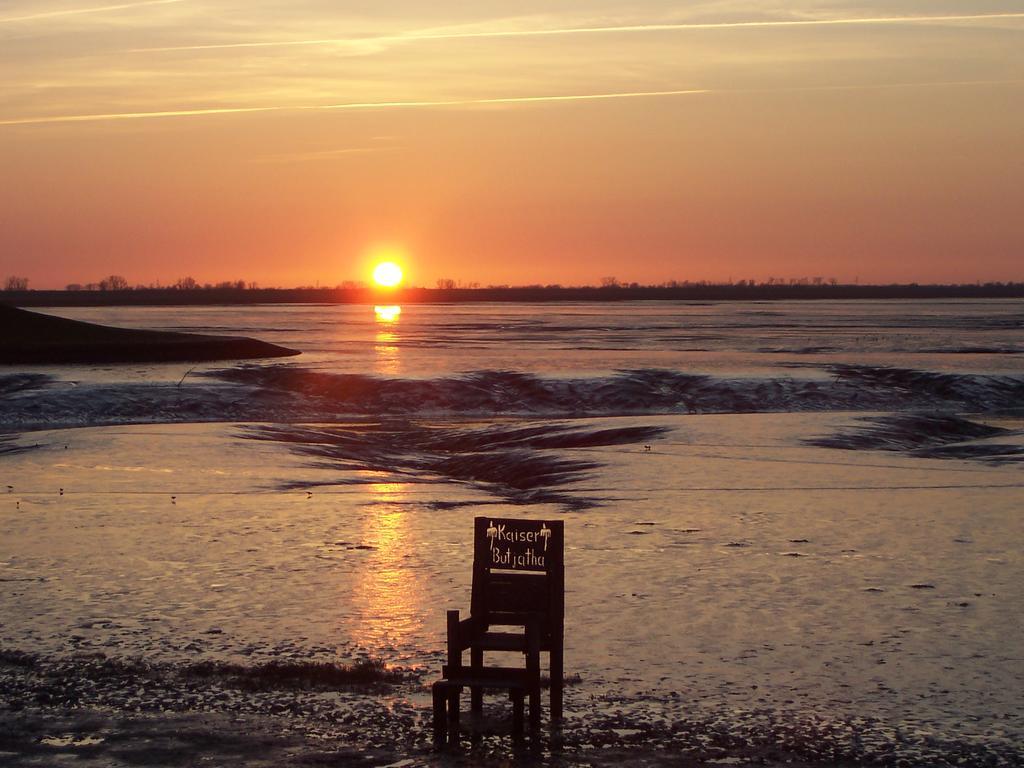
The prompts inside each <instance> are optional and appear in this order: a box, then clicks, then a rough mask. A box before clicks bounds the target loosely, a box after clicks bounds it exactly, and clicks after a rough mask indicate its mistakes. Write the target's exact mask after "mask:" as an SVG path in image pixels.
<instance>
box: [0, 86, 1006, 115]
mask: <svg viewBox="0 0 1024 768" xmlns="http://www.w3.org/2000/svg"><path fill="white" fill-rule="evenodd" d="M1022 84H1024V80H1021V79H1015V80H954V81H945V82H930V83H928V82H918V83H873V84H865V85H856V84H854V85H808V86H794V87H788V88H787V87H780V88H729V89H722V90H712V89H710V88H687V89H685V90H675V91H627V92H621V93H583V94H566V95H556V96H507V97H499V98H490V99H442V100H433V101H428V100H424V101H352V102H346V103H342V104H298V105H295V106H269V107H219V108H213V109H178V110H167V111H162V112H111V113H105V114H93V115H56V116H51V117H24V118H18V119H14V120H0V126H5V125H43V124H47V123H92V122H100V121H106V120H143V119H147V118H155V117H192V116H201V115H235V114H245V113H252V112H312V111H330V110H347V109H351V110H356V109H395V108H399V109H415V108H430V107H466V106H476V105H486V104H535V103H544V102H571V101H601V100H606V99H636V98H652V97H658V96H695V95H700V94H718V95H728V94H750V93H786V92H792V91H853V90H857V91H867V90H878V89H887V88H942V87H957V86H973V85H1022Z"/></svg>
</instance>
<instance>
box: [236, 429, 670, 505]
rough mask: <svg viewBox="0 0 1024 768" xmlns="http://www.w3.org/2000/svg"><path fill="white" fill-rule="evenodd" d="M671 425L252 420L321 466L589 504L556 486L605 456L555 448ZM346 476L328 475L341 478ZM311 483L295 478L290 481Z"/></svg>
mask: <svg viewBox="0 0 1024 768" xmlns="http://www.w3.org/2000/svg"><path fill="white" fill-rule="evenodd" d="M666 431H667V430H666V429H665V428H663V427H650V426H637V427H617V428H610V429H595V428H587V427H576V426H567V425H564V424H543V425H530V426H506V425H494V426H487V427H480V428H472V427H459V428H454V427H433V426H427V425H424V424H419V423H416V422H411V421H391V422H384V423H379V424H363V425H347V426H344V427H340V426H338V427H335V426H323V427H304V426H298V425H273V426H254V427H246V428H245V434H246V435H247V436H248V437H251V438H254V439H258V440H272V441H276V442H282V443H286V444H289V445H290V446H291V447H292V450H294V451H296V452H297V453H300V454H302V455H305V456H312V457H315V458H316V459H317V461H316V462H315V463H314V464H313V466H316V467H319V468H322V469H330V470H335V471H337V470H342V471H359V470H363V471H365V470H371V471H375V472H386V473H389V474H391V475H399V476H402V475H404V476H408V477H410V478H412V479H413V480H415V481H418V482H444V481H448V482H458V483H465V484H469V485H472V486H474V487H477V488H481V489H483V490H486V491H488V492H489V493H492V494H494V495H495V496H498V497H501V498H502V499H504V500H505V501H508V502H511V503H514V504H536V503H557V504H562V505H564V506H566V507H569V508H572V509H582V508H586V507H589V506H593V505H595V504H596V503H598V500H596V499H587V498H581V497H578V496H574V495H572V494H569V493H566V492H561V491H558V490H556V489H557V488H558V487H559V486H564V485H566V484H568V483H571V482H574V481H577V480H580V479H582V478H584V477H585V476H586V474H587V473H588V472H589V471H591V470H593V469H596V468H598V467H600V466H601V465H600V463H598V462H597V461H595V460H590V459H578V458H567V457H565V456H560V455H558V454H557V453H554V450H555V449H567V448H588V447H598V446H610V445H623V444H630V443H640V442H643V441H648V440H653V439H655V438H657V437H660V436H661V435H662V434H664V433H665V432H666ZM339 482H344V480H332V481H325V482H323V483H320V484H322V485H333V484H337V483H339ZM310 485H311V484H310V483H291V484H289V485H288V487H290V488H305V487H309V486H310Z"/></svg>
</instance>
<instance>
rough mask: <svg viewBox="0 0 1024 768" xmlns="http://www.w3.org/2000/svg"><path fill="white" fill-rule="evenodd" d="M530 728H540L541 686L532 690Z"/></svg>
mask: <svg viewBox="0 0 1024 768" xmlns="http://www.w3.org/2000/svg"><path fill="white" fill-rule="evenodd" d="M530 727H531V728H538V727H540V686H537V687H535V688H531V689H530Z"/></svg>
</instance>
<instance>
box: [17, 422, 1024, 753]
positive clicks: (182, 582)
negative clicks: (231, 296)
mask: <svg viewBox="0 0 1024 768" xmlns="http://www.w3.org/2000/svg"><path fill="white" fill-rule="evenodd" d="M863 416H864V414H844V413H828V414H760V415H735V414H733V415H702V416H673V417H657V416H650V417H635V418H626V417H624V418H608V419H586V420H578V421H575V422H571V423H572V424H573V425H574V427H575V428H576V430H577V431H580V430H583V429H584V428H585V429H590V430H591V431H593V432H594V433H600V432H601V431H602V430H609V429H616V430H621V429H624V428H628V429H636V428H643V429H644V430H650V429H652V428H654V429H661V430H665V431H664V432H661V433H652V432H649V431H644V432H640V433H638V434H642V435H643V436H644V438H643V439H644V440H645V441H647V442H649V443H650V444H651V450H650V451H645V450H644V448H643V446H642V445H640V444H634V443H624V444H623V443H618V444H617V443H614V442H612V443H610V444H587V441H584V442H583V443H581V444H579V445H575V446H573V445H568V444H566V443H564V442H563V443H561V444H559V445H558V446H557V447H552V448H537V449H536V450H538V451H541V452H544V451H550V452H552V453H553V454H554V455H555V456H556V457H557V458H558V459H559V460H561V461H574V462H578V463H579V465H581V466H583V467H584V468H583V470H581V471H580V472H579V473H576V474H573V473H570V474H569V476H567V477H565V478H563V479H564V482H563V483H562V484H561V485H559V490H558V494H559V496H558V497H557V498H555V499H551V500H543V499H542V500H539V502H540V503H532V504H528V505H524V504H523V503H522V499H517V498H515V496H514V495H513V496H509V495H508V494H505V493H502V492H500V488H496V487H495V484H494V482H493V481H492V480H491V479H487V480H486V482H478V481H477V480H478V479H477V478H474V477H472V476H471V477H465V476H462V475H458V474H453V475H449V476H439V475H438V474H437V471H436V467H435V466H434V465H430V466H428V467H426V468H420V467H416V466H409V465H404V466H396V467H391V468H390V469H389V468H388V467H386V466H383V467H380V466H378V467H377V468H375V469H359V468H356V467H354V466H352V465H348V464H346V456H345V455H340V456H337V455H336V456H331V455H330V452H327V454H324V453H323V452H320V453H315V452H314V453H311V452H309V451H308V450H303V449H302V448H303V446H304V445H305V444H304V443H301V442H299V443H295V442H292V441H290V440H274V439H258V440H254V439H252V437H253V435H254V433H256V434H259V432H260V430H259V426H260V425H224V424H221V425H195V424H193V425H159V426H156V425H154V426H132V427H127V426H126V427H107V428H87V429H77V430H61V431H53V432H37V433H32V434H31V435H23V436H21V437H14V438H12V441H9V444H13V445H16V446H21V447H26V446H28V445H29V444H31V445H32V446H36V445H38V447H35V448H34V449H33V450H24V451H21V452H11V453H7V454H5V455H3V456H2V457H0V482H2V483H3V484H4V485H11V486H13V487H12V488H11V489H10V492H9V493H7V494H5V495H2V496H0V616H2V617H3V619H2V625H0V648H2V649H3V651H4V653H3V654H2V655H0V718H2V722H0V726H2V727H0V732H2V733H4V734H7V735H5V736H4V737H3V738H4V740H3V741H2V743H0V752H5V754H4V756H3V761H5V764H12V765H46V764H53V762H55V760H56V759H57V758H58V757H59V756H60V755H81V756H82V762H81V763H80V764H83V765H90V764H92V765H129V764H136V765H191V764H194V763H198V762H200V760H201V759H202V758H207V757H209V758H212V759H213V761H214V762H215V763H216V764H223V765H252V764H255V765H259V764H260V762H259V761H261V760H262V761H265V762H266V764H273V763H275V762H277V763H278V764H280V763H290V764H312V765H317V764H327V765H330V764H336V765H347V764H365V765H387V764H390V763H400V764H401V765H403V766H404V765H421V764H422V765H449V764H460V762H465V763H466V764H476V763H480V762H484V763H488V762H491V761H493V762H494V763H495V764H498V763H501V761H503V760H504V759H506V758H507V757H508V756H509V755H511V754H513V751H514V747H513V745H512V743H511V740H510V739H509V737H508V735H507V730H506V729H507V725H508V724H507V716H508V707H507V706H505V702H502V701H500V699H499V697H492V698H491V699H490V701H491V702H492V703H491V705H490V706H489V712H490V714H491V717H492V718H493V723H492V726H491V727H490V728H489V732H490V733H491V735H486V736H485V737H484V738H483V739H482V740H481V742H480V744H478V745H477V746H475V747H472V748H470V747H468V744H467V750H468V751H467V752H466V753H465V755H464V756H463V757H454V758H453V757H449V756H437V755H434V754H433V753H432V752H431V751H430V745H429V729H428V728H427V724H428V723H429V714H430V713H429V694H428V685H429V682H430V681H431V679H432V678H434V677H435V676H436V675H437V673H438V670H439V666H440V663H441V660H442V657H443V632H444V627H443V623H444V611H445V609H446V608H455V607H458V608H462V609H464V610H465V609H467V608H468V602H469V579H470V560H471V541H470V533H471V519H472V516H473V515H474V514H489V513H493V514H495V515H503V516H521V517H529V516H549V515H559V516H561V517H563V518H564V519H565V521H566V530H567V541H568V551H567V585H568V593H567V663H566V667H567V670H568V672H569V673H570V674H578V675H579V678H578V680H576V681H575V682H574V684H573V685H571V686H570V687H569V689H568V690H567V699H566V714H567V717H566V722H565V726H564V728H563V730H562V732H561V733H560V734H557V735H552V734H551V733H549V732H548V731H546V730H545V731H544V732H543V733H542V737H541V739H540V742H539V745H538V749H539V750H540V752H541V758H542V762H543V763H544V764H550V765H612V764H616V763H620V762H629V763H630V764H641V765H644V764H647V765H662V764H664V765H667V764H672V762H673V761H678V760H679V759H684V760H687V761H689V763H692V764H696V765H726V764H733V765H735V764H749V763H756V764H769V765H772V764H783V763H789V764H794V765H808V766H811V765H818V766H825V765H855V764H879V765H893V766H896V765H917V766H926V765H927V766H943V765H949V766H952V765H966V766H998V765H1007V766H1010V765H1018V764H1020V763H1021V761H1022V760H1024V748H1022V744H1024V717H1022V715H1021V712H1024V694H1022V691H1024V663H1022V662H1021V658H1020V657H1021V652H1022V649H1021V646H1020V642H1019V639H1017V638H1019V627H1020V625H1021V621H1022V617H1024V598H1022V596H1021V594H1020V591H1019V584H1020V583H1022V582H1024V560H1022V556H1021V554H1020V553H1021V551H1022V549H1024V547H1022V544H1024V528H1022V525H1024V524H1022V521H1021V518H1020V515H1019V507H1020V504H1019V502H1020V499H1021V497H1022V492H1024V489H1022V485H1024V484H1022V483H1021V480H1020V476H1019V474H1020V473H1019V464H1016V465H1015V464H1013V463H1006V464H1004V463H993V462H991V461H981V460H973V459H971V458H970V457H969V456H970V452H966V453H963V452H962V453H961V454H953V455H951V456H947V457H945V458H936V457H934V456H926V455H914V454H913V453H912V452H911V451H910V450H908V451H903V452H894V451H886V450H867V449H864V448H860V449H857V450H849V449H848V450H841V449H836V448H832V447H825V446H821V445H810V444H808V443H807V438H808V437H812V436H821V437H822V438H827V437H828V436H835V435H844V434H851V433H853V434H856V433H857V430H858V429H860V428H861V427H862V426H863V424H864V423H865V422H864V421H863ZM883 417H884V414H881V415H877V416H873V417H872V418H883ZM990 422H991V424H992V425H993V427H996V428H998V429H1002V430H1008V431H998V432H995V433H994V434H995V436H994V437H983V436H982V437H979V438H977V444H981V445H984V444H987V443H989V442H991V441H992V440H998V441H1001V442H1003V443H1006V444H1012V445H1019V444H1020V442H1021V440H1020V429H1021V426H1022V425H1021V424H1020V423H1019V422H1013V421H1012V420H1010V419H1003V420H998V419H991V420H990ZM881 423H887V422H881ZM509 424H510V425H514V426H515V427H516V428H519V429H523V428H528V427H535V426H536V424H537V423H536V422H531V421H524V420H519V421H515V420H513V421H511V422H509ZM356 426H357V428H354V429H353V432H352V440H353V441H355V443H356V444H358V441H359V439H360V438H359V434H360V430H363V431H365V425H362V424H360V425H356ZM254 427H256V429H255V430H254ZM426 427H432V428H437V429H446V430H454V431H455V432H457V433H458V434H460V435H466V434H471V433H472V430H473V429H475V428H481V429H484V430H489V432H488V434H489V435H491V439H493V438H494V429H495V422H494V421H493V420H492V421H490V422H486V423H483V424H475V425H474V424H473V423H471V422H461V421H449V422H443V423H436V422H433V423H432V422H423V423H421V424H420V425H419V426H417V427H416V428H415V429H414V430H413V431H411V432H410V434H417V435H422V434H423V432H424V429H425V428H426ZM309 428H315V426H310V427H309ZM334 428H335V429H337V425H335V427H334ZM410 429H411V428H410ZM514 434H521V433H514ZM615 434H622V433H620V432H616V433H615ZM625 434H630V433H628V432H627V433H625ZM986 434H989V433H986ZM263 436H264V437H266V435H265V434H264V435H263ZM65 446H66V447H65ZM421 448H422V446H421ZM911 448H913V446H911ZM420 452H422V451H420ZM1000 455H1008V456H1014V454H1013V452H1011V451H1003V452H1002V453H1001V454H1000ZM585 465H590V466H591V467H592V468H591V469H589V470H588V469H586V466H585ZM594 466H598V467H599V469H594V468H593V467H594ZM61 489H63V493H62V492H61ZM4 490H6V489H4ZM567 498H570V499H571V498H576V499H586V500H587V501H588V504H587V505H583V506H578V507H575V508H574V507H573V505H572V504H571V503H567V501H566V499H567ZM589 502H593V503H589ZM584 615H586V616H587V617H588V618H587V620H586V621H584V620H582V619H581V618H580V617H582V616H584ZM19 654H22V655H19ZM360 658H373V659H380V660H383V662H384V663H385V664H386V665H387V668H388V669H391V670H398V671H399V672H400V673H401V678H400V679H399V680H398V681H397V682H390V683H387V684H380V685H372V686H369V687H367V686H362V687H359V686H355V687H353V686H347V685H341V684H334V685H330V686H318V685H317V684H316V683H315V681H314V682H311V683H308V685H307V687H296V686H295V685H293V684H291V683H288V684H282V683H280V682H279V681H278V682H274V681H266V683H265V684H261V685H252V684H242V683H239V682H238V681H239V679H242V678H246V679H248V678H252V675H248V676H247V675H241V677H240V676H239V675H238V674H234V675H231V674H219V673H217V672H216V669H221V668H220V667H217V666H216V665H217V664H231V665H240V666H241V667H243V668H248V669H252V670H258V669H260V668H262V665H265V664H267V663H268V662H275V663H281V664H301V663H307V662H323V663H330V664H348V663H351V662H353V661H355V660H358V659H360ZM204 663H210V664H213V665H214V670H215V671H214V672H213V673H211V674H209V675H205V676H202V675H201V676H198V677H197V676H196V675H195V674H194V670H195V668H196V665H197V664H204ZM254 674H255V673H254ZM485 730H488V729H485ZM85 739H89V740H96V739H99V741H89V742H86V741H84V740H85ZM528 752H529V749H528V748H527V753H528ZM357 754H366V755H369V757H368V758H357V757H356V755H357ZM527 756H528V755H527ZM360 761H361V762H360ZM401 761H408V762H401Z"/></svg>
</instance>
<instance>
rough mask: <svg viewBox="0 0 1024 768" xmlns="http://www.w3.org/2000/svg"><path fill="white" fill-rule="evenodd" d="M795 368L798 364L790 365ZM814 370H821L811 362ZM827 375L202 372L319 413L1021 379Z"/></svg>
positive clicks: (469, 409)
mask: <svg viewBox="0 0 1024 768" xmlns="http://www.w3.org/2000/svg"><path fill="white" fill-rule="evenodd" d="M794 366H795V367H801V366H800V365H799V364H794ZM813 368H815V369H817V370H820V367H819V366H813ZM828 370H829V371H830V372H831V373H832V374H833V378H832V379H825V380H822V379H799V378H793V377H776V378H765V379H758V378H739V379H719V378H714V377H711V376H705V375H695V374H691V373H685V372H681V371H674V370H665V369H655V368H648V369H637V370H622V371H618V372H616V373H614V374H611V375H608V376H597V377H591V378H557V379H555V378H545V377H542V376H537V375H534V374H529V373H522V372H518V371H474V372H471V373H465V374H459V375H454V376H446V377H441V378H437V379H398V378H380V377H377V376H369V375H365V374H346V373H325V372H322V371H313V370H309V369H306V368H300V367H294V366H287V365H263V366H255V365H243V366H239V367H236V368H231V369H226V370H221V371H211V372H209V373H207V374H204V375H207V376H212V377H215V378H219V379H223V380H226V381H231V382H234V383H237V384H243V385H248V386H251V387H254V388H255V392H256V393H257V395H258V396H259V397H261V398H263V399H268V398H271V397H278V398H280V397H281V396H282V395H285V394H287V395H292V396H294V395H300V396H301V398H302V399H303V400H304V402H306V403H307V405H308V406H310V407H312V408H315V409H316V410H319V411H320V412H322V413H336V414H342V413H349V414H351V413H372V414H393V415H397V414H413V413H431V412H444V413H451V412H454V413H460V414H488V415H491V414H529V413H536V414H551V415H560V416H565V415H571V416H585V415H604V414H617V415H627V414H642V413H753V412H789V411H824V410H878V411H883V410H884V411H896V410H899V411H905V410H921V409H924V408H936V407H943V408H946V409H948V410H961V411H962V410H991V409H995V408H1012V407H1019V406H1020V404H1021V403H1022V402H1024V377H1019V376H997V375H984V374H954V373H937V372H931V371H916V370H911V369H905V368H888V367H878V366H866V365H835V366H830V367H829V368H828Z"/></svg>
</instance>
